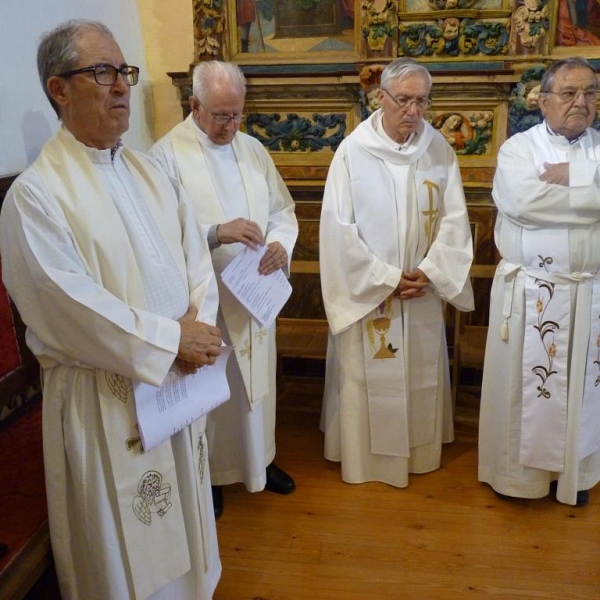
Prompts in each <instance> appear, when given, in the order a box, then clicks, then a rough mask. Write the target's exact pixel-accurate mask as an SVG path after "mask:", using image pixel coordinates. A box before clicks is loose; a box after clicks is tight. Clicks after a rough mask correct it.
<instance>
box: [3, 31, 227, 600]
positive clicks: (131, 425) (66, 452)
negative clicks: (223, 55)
mask: <svg viewBox="0 0 600 600" xmlns="http://www.w3.org/2000/svg"><path fill="white" fill-rule="evenodd" d="M38 70H39V75H40V80H41V83H42V85H43V88H44V91H45V93H46V95H47V96H48V99H49V100H50V102H51V103H52V106H53V107H54V109H55V110H56V113H57V115H58V117H59V119H60V121H61V125H60V128H59V130H58V132H57V133H56V134H55V135H54V136H53V137H52V138H51V139H50V140H49V141H48V142H47V143H46V144H45V146H44V147H43V149H42V151H41V152H40V155H39V157H38V158H37V159H36V160H35V161H34V163H33V164H32V165H31V166H30V167H29V168H28V169H26V170H25V171H24V172H23V173H22V174H21V175H20V176H19V177H18V178H17V180H16V181H15V182H14V184H13V185H12V186H11V188H10V190H9V191H8V194H7V197H6V199H5V201H4V203H3V207H2V214H1V216H0V249H1V252H2V266H3V269H2V271H3V279H4V282H5V284H6V288H7V289H8V291H9V293H10V294H11V296H12V298H13V300H14V302H15V304H16V306H17V308H18V309H19V311H20V313H21V315H22V317H23V321H24V322H25V323H26V325H27V342H28V344H29V346H30V348H31V349H32V351H33V352H34V354H35V355H36V356H37V358H38V360H39V362H40V364H41V367H42V371H43V377H42V381H43V390H42V391H43V396H44V398H43V442H44V461H45V469H46V489H47V498H48V515H49V525H50V536H51V540H52V550H53V555H54V563H55V565H56V571H57V574H58V580H59V584H60V590H61V597H62V598H63V599H64V600H82V599H84V598H85V599H97V600H100V599H102V600H104V599H109V598H115V599H117V598H118V599H124V600H126V599H130V598H136V599H139V600H141V599H146V598H148V599H151V600H171V599H173V598H177V599H189V600H192V599H194V600H198V599H201V600H209V599H210V598H212V596H213V592H214V590H215V587H216V584H217V581H218V579H219V576H220V570H221V565H220V560H219V555H218V545H217V538H216V525H215V519H214V516H213V515H212V498H211V486H210V478H209V474H208V472H209V467H208V464H207V451H206V447H207V442H206V439H205V435H204V426H205V417H201V418H200V419H198V420H197V421H195V422H194V423H193V424H192V425H190V426H188V427H184V428H183V429H182V430H181V431H179V432H178V433H176V434H174V435H172V436H171V437H170V438H169V439H167V440H165V441H164V442H163V443H162V444H160V445H158V446H156V447H154V448H150V449H148V448H146V449H143V448H142V445H141V439H140V431H139V429H138V427H137V416H136V411H135V403H134V391H133V390H134V388H135V386H136V384H137V383H139V382H142V383H146V384H150V385H153V386H157V387H158V386H160V385H161V383H162V382H163V381H164V380H165V379H166V378H167V377H168V378H169V379H171V377H177V378H184V377H186V376H187V374H189V373H190V372H192V371H194V370H195V369H196V368H198V367H200V366H204V365H211V364H214V362H215V360H216V357H217V356H218V355H219V353H220V348H221V343H222V341H221V335H220V331H219V329H218V328H217V327H215V326H214V323H215V319H216V312H217V306H218V293H217V288H216V283H215V277H214V271H213V269H212V264H211V260H210V253H209V248H208V244H207V243H206V240H205V239H204V238H203V237H202V236H201V235H200V233H199V228H198V227H197V225H196V220H195V217H194V216H193V208H192V206H191V205H190V203H189V202H188V201H187V200H186V198H185V196H184V194H182V193H181V190H180V188H179V186H174V182H172V181H171V180H170V179H169V178H168V177H167V176H166V175H165V174H164V172H163V171H162V170H161V169H160V168H159V167H158V166H157V165H156V163H155V162H154V161H151V160H150V159H148V157H146V156H144V155H142V154H139V153H136V152H133V151H132V150H130V149H128V148H127V147H126V146H124V145H123V143H122V141H121V136H122V135H123V133H125V131H127V129H128V126H129V98H130V91H131V86H133V85H135V84H136V83H137V80H138V68H137V67H134V66H130V65H128V64H127V63H126V62H125V59H124V57H123V54H122V52H121V49H120V48H119V46H118V44H117V42H116V41H115V39H114V38H113V36H112V34H111V32H110V31H109V30H108V29H107V28H106V27H105V26H104V25H102V24H101V23H97V22H94V21H86V20H74V21H68V22H66V23H63V24H62V25H60V26H58V27H57V28H56V29H54V30H53V31H51V32H49V33H47V34H46V35H45V36H44V37H43V38H42V41H41V43H40V46H39V49H38ZM177 381H178V382H179V383H181V382H180V380H179V379H178V380H177ZM144 450H145V451H144Z"/></svg>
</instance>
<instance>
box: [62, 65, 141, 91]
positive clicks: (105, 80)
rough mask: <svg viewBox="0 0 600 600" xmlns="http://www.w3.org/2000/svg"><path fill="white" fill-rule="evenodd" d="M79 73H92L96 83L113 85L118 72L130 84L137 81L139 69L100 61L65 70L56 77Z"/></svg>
mask: <svg viewBox="0 0 600 600" xmlns="http://www.w3.org/2000/svg"><path fill="white" fill-rule="evenodd" d="M79 73H93V74H94V79H95V80H96V83H97V84H98V85H114V84H115V83H116V81H117V77H118V76H119V73H120V74H121V75H122V76H123V79H124V81H125V83H126V84H127V85H129V86H132V85H135V84H136V83H137V82H138V77H139V74H140V69H139V67H132V66H131V65H124V66H123V67H118V68H117V67H113V66H112V65H107V64H105V63H101V64H98V65H91V66H89V67H83V68H82V69H75V70H73V71H67V72H66V73H60V74H59V75H57V77H72V76H73V75H79Z"/></svg>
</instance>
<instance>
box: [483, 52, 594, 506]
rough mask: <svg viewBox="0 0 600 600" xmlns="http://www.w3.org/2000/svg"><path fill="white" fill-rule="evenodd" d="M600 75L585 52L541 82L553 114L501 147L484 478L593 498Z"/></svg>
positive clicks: (506, 490) (500, 489) (520, 489)
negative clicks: (599, 99) (598, 102)
mask: <svg viewBox="0 0 600 600" xmlns="http://www.w3.org/2000/svg"><path fill="white" fill-rule="evenodd" d="M597 97H598V78H597V75H596V73H595V72H594V69H593V68H592V66H591V65H590V64H589V63H588V62H587V61H585V60H584V59H583V58H579V57H572V58H568V59H566V60H560V61H557V62H555V63H553V64H552V65H551V66H550V67H549V68H548V69H547V70H546V72H545V73H544V76H543V78H542V82H541V90H540V96H539V101H538V102H539V106H540V109H541V111H542V114H543V115H544V121H543V122H542V123H541V124H539V125H536V126H535V127H532V128H531V129H529V130H527V131H525V132H524V133H519V134H516V135H514V136H513V137H511V138H509V139H508V140H507V141H506V142H505V143H504V144H503V145H502V147H501V148H500V152H499V154H498V168H497V170H496V176H495V178H494V187H493V197H494V201H495V203H496V206H497V207H498V219H497V222H496V230H495V239H496V244H497V246H498V250H499V251H500V254H501V256H502V260H501V262H500V264H499V265H498V269H497V270H496V276H495V278H494V283H493V287H492V296H491V305H490V322H489V331H488V340H487V347H486V360H485V368H484V375H483V389H482V393H481V414H480V428H479V479H480V481H483V482H486V483H488V484H489V485H491V486H492V488H493V489H494V490H495V491H496V492H497V493H499V494H501V495H504V496H515V497H519V498H542V497H544V496H547V495H548V494H549V493H550V491H551V489H552V488H555V489H556V498H557V499H558V500H559V501H560V502H563V503H565V504H571V505H580V506H581V505H584V504H587V502H588V500H589V489H590V488H591V487H592V486H594V485H596V483H598V480H599V479H600V386H599V385H598V382H599V381H600V320H599V315H600V275H599V272H600V134H598V133H597V132H596V131H594V130H593V129H592V128H591V127H590V125H591V124H592V122H593V121H594V117H595V115H596V100H597Z"/></svg>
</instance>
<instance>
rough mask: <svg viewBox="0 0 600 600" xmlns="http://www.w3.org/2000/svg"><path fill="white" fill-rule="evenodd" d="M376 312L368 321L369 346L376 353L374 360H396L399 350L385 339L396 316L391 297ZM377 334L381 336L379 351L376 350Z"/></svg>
mask: <svg viewBox="0 0 600 600" xmlns="http://www.w3.org/2000/svg"><path fill="white" fill-rule="evenodd" d="M374 312H375V316H374V317H373V318H372V319H369V320H368V321H367V334H368V336H369V344H370V346H371V349H372V350H373V352H375V354H373V358H396V352H397V351H398V348H394V347H393V346H392V344H391V343H390V342H387V340H386V337H385V336H386V335H387V333H388V332H389V330H390V326H391V324H392V318H393V316H394V314H393V311H392V298H391V296H390V297H389V298H387V299H386V300H385V301H384V302H382V303H381V304H380V305H379V306H378V307H377V308H376V309H375V311H374ZM375 334H377V335H378V336H379V349H378V350H377V349H376V348H377V347H376V343H375V341H376V340H375Z"/></svg>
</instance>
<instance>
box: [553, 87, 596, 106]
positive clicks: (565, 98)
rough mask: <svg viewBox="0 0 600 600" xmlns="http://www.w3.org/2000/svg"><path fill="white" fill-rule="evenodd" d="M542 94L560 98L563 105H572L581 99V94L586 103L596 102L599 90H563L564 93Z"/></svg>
mask: <svg viewBox="0 0 600 600" xmlns="http://www.w3.org/2000/svg"><path fill="white" fill-rule="evenodd" d="M541 93H542V94H554V95H555V96H558V98H559V100H560V101H561V102H562V103H563V104H571V102H575V100H576V99H577V98H578V97H579V94H582V95H583V98H584V99H585V101H586V102H596V100H597V99H598V90H563V91H562V92H541Z"/></svg>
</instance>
